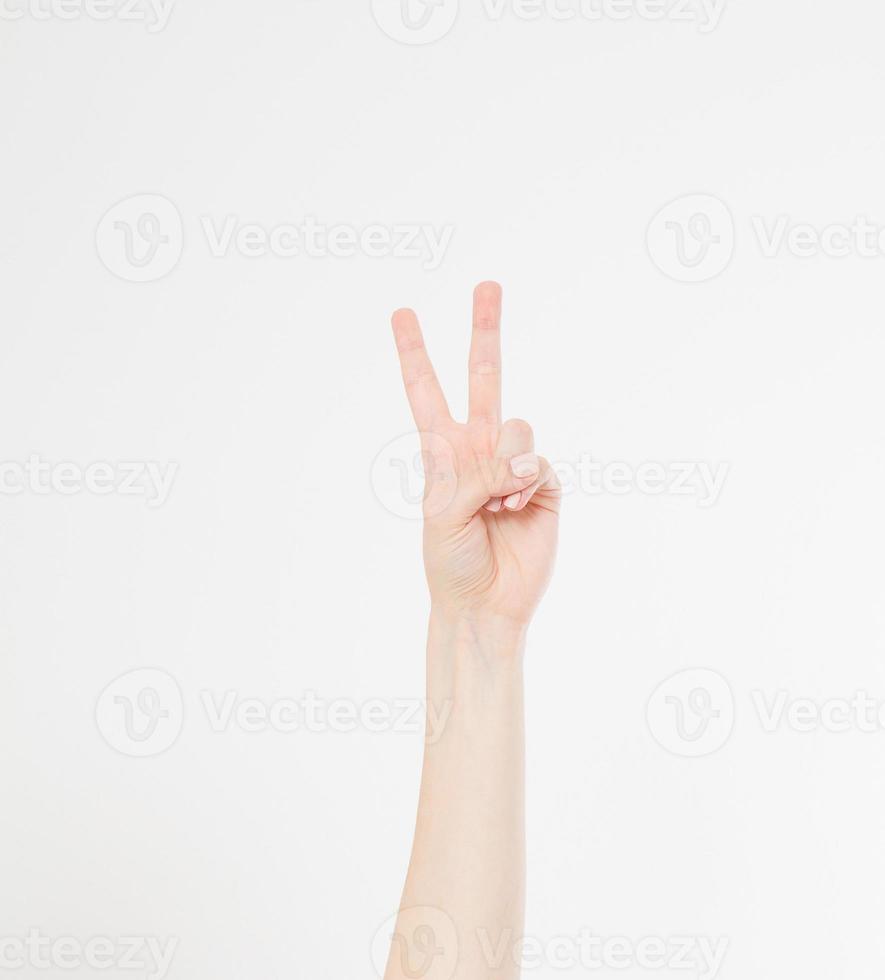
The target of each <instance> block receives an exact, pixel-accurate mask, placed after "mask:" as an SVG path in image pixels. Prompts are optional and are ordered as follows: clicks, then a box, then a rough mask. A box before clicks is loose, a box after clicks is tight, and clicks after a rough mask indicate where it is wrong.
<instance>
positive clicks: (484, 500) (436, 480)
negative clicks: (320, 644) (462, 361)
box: [394, 283, 559, 621]
mask: <svg viewBox="0 0 885 980" xmlns="http://www.w3.org/2000/svg"><path fill="white" fill-rule="evenodd" d="M500 309H501V293H500V288H499V287H497V286H496V285H495V284H492V283H486V284H483V285H481V286H479V287H477V290H476V293H475V295H474V325H473V341H472V343H471V350H470V411H469V420H468V422H467V423H464V424H462V423H458V422H456V421H454V419H452V417H451V415H450V413H449V410H448V405H447V404H446V401H445V397H444V395H443V393H442V390H441V389H440V387H439V382H438V381H437V379H436V376H435V374H434V372H433V368H432V366H431V364H430V360H429V357H428V356H427V352H426V350H425V348H424V344H423V340H422V337H421V330H420V327H419V326H418V321H417V319H416V318H415V315H414V314H413V313H412V312H411V311H409V310H401V311H398V312H397V313H396V314H395V315H394V330H395V334H396V339H397V346H398V348H399V352H400V359H401V362H402V369H403V378H404V380H405V383H406V391H407V393H408V395H409V401H410V404H411V407H412V412H413V415H414V417H415V421H416V424H417V425H418V428H419V430H420V431H421V434H422V447H423V452H424V457H425V471H426V473H427V495H426V499H425V533H424V557H425V566H426V569H427V576H428V581H429V583H430V589H431V594H432V596H433V600H434V602H435V603H439V604H440V605H444V606H453V607H456V608H458V609H466V610H469V611H470V612H480V613H482V614H491V615H496V616H505V617H507V618H508V619H513V620H517V621H527V620H528V618H529V616H530V615H531V612H532V611H533V609H534V607H535V605H536V604H537V602H538V600H539V599H540V597H541V595H542V594H543V591H544V588H545V586H546V584H547V581H548V579H549V576H550V572H551V570H552V564H553V557H554V554H555V549H556V535H557V525H558V513H559V490H558V487H557V485H556V481H555V477H554V476H553V474H552V471H551V470H550V469H549V465H548V464H546V463H545V462H544V461H543V460H541V461H538V458H537V457H535V456H534V445H533V436H532V431H531V428H530V427H529V426H528V424H527V423H525V422H520V421H517V420H511V421H509V422H505V423H503V424H502V423H501V421H500V375H501V373H500V327H499V325H500ZM514 458H515V459H516V461H519V460H523V461H529V464H530V461H531V460H535V461H537V465H538V473H537V474H536V475H535V476H532V477H528V478H526V477H523V478H521V479H519V478H517V477H515V476H514V475H513V473H512V472H511V468H510V462H511V461H512V460H513V459H514ZM529 464H527V465H529ZM508 480H509V482H508ZM527 480H528V482H527ZM502 481H503V482H502ZM511 491H512V492H511Z"/></svg>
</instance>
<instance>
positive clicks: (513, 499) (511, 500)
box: [504, 493, 522, 510]
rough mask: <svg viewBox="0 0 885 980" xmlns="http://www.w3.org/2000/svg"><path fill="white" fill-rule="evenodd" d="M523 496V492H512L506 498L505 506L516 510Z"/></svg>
mask: <svg viewBox="0 0 885 980" xmlns="http://www.w3.org/2000/svg"><path fill="white" fill-rule="evenodd" d="M521 496H522V494H521V493H511V494H510V496H509V497H505V498H504V506H505V507H506V508H507V510H516V508H517V507H518V506H519V498H520V497H521Z"/></svg>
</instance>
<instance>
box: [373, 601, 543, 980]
mask: <svg viewBox="0 0 885 980" xmlns="http://www.w3.org/2000/svg"><path fill="white" fill-rule="evenodd" d="M523 646H524V631H523V630H522V629H519V628H517V627H515V626H514V625H513V624H511V623H509V622H506V621H501V620H499V621H495V622H487V623H485V624H484V625H483V626H478V625H476V624H472V623H471V622H469V621H468V620H467V619H465V618H450V617H445V616H443V615H441V614H438V613H434V614H433V615H432V616H431V622H430V631H429V638H428V645H427V697H428V702H429V703H431V704H432V705H433V706H434V707H435V711H436V716H437V717H444V718H446V719H447V720H446V724H445V725H444V727H443V729H442V732H441V733H440V732H439V731H433V730H431V729H428V739H427V742H426V745H425V754H424V770H423V777H422V784H421V796H420V802H419V808H418V821H417V827H416V831H415V843H414V848H413V851H412V860H411V864H410V867H409V873H408V877H407V880H406V887H405V891H404V894H403V900H402V904H401V909H402V911H401V914H400V920H399V923H398V925H397V935H396V938H395V940H394V943H393V948H392V954H391V959H390V962H389V964H388V969H387V973H386V975H385V980H414V977H415V976H421V977H422V980H425V978H426V980H437V978H439V980H487V978H495V980H516V978H517V977H518V976H519V970H518V968H517V966H516V965H515V964H514V960H513V957H512V955H511V952H512V950H513V948H514V944H515V943H516V942H517V941H518V939H519V938H520V937H521V935H522V929H523V908H524V891H525V804H524V733H523V728H524V724H523V681H522V656H523ZM422 910H423V911H422ZM453 932H454V934H456V935H457V947H458V948H457V951H456V956H457V959H455V958H454V957H453V955H452V954H453V952H454V951H453V950H452V949H451V946H452V944H453V939H452V933H453ZM453 970H454V972H453ZM422 971H425V972H422Z"/></svg>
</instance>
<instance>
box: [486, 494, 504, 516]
mask: <svg viewBox="0 0 885 980" xmlns="http://www.w3.org/2000/svg"><path fill="white" fill-rule="evenodd" d="M502 503H503V501H502V500H501V498H500V497H492V499H491V500H490V501H489V502H488V503H487V504H486V510H488V511H491V512H492V513H493V514H497V513H498V511H499V510H500V509H501V504H502Z"/></svg>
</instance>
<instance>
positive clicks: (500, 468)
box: [445, 453, 541, 520]
mask: <svg viewBox="0 0 885 980" xmlns="http://www.w3.org/2000/svg"><path fill="white" fill-rule="evenodd" d="M540 473H541V460H540V459H539V457H538V456H536V455H535V454H534V453H521V454H520V455H517V456H500V457H497V456H496V457H484V458H482V459H477V460H476V461H475V462H474V463H473V464H472V465H471V466H470V467H468V468H467V469H465V471H464V472H463V473H461V474H460V476H459V479H458V488H457V491H456V492H455V495H454V498H453V500H452V503H451V505H450V507H448V508H447V509H446V513H445V516H446V517H447V518H449V517H452V518H455V519H456V520H469V519H470V518H471V517H473V515H474V514H475V513H476V512H477V511H478V510H480V508H482V507H483V506H484V505H485V504H487V503H488V502H489V501H490V500H491V499H493V498H496V497H497V498H500V497H508V496H510V494H512V493H516V492H517V491H519V490H525V489H526V487H530V486H532V484H534V483H535V482H536V481H537V479H538V477H539V476H540Z"/></svg>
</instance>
